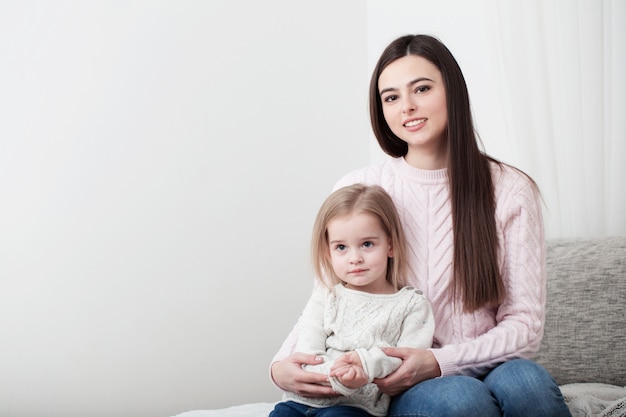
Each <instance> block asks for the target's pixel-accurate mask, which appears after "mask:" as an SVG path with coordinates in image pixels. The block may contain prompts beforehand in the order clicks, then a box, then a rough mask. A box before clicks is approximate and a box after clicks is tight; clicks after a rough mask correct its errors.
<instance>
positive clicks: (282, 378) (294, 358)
mask: <svg viewBox="0 0 626 417" xmlns="http://www.w3.org/2000/svg"><path fill="white" fill-rule="evenodd" d="M323 361H324V360H323V359H322V358H320V357H319V356H316V355H309V354H306V353H292V354H291V355H289V356H288V357H287V358H285V359H283V360H282V361H279V362H274V363H273V364H272V368H271V374H272V378H273V379H274V382H275V383H276V385H278V386H279V387H280V389H282V390H283V391H289V392H293V393H296V394H298V395H301V396H303V397H337V396H338V395H339V394H337V393H336V392H335V391H334V390H333V389H332V388H331V387H330V382H328V376H327V375H324V374H319V373H316V372H307V371H305V370H304V369H302V365H318V364H320V363H322V362H323Z"/></svg>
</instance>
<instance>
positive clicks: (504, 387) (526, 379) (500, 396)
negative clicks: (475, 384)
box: [484, 359, 570, 416]
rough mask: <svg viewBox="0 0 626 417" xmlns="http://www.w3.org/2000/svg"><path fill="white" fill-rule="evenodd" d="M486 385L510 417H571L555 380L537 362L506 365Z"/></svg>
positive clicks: (501, 366)
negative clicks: (526, 416) (528, 416)
mask: <svg viewBox="0 0 626 417" xmlns="http://www.w3.org/2000/svg"><path fill="white" fill-rule="evenodd" d="M484 382H485V385H486V386H487V387H488V388H489V390H490V391H491V393H492V395H493V396H494V397H495V398H496V400H497V401H498V403H499V405H500V408H501V409H502V410H503V412H504V414H505V415H507V416H524V415H533V416H569V415H570V413H569V410H568V409H567V406H566V405H565V402H564V401H563V396H562V394H561V390H560V389H559V387H558V385H557V383H556V381H555V380H554V378H552V376H551V375H550V373H549V372H548V371H546V370H545V369H544V368H543V367H542V366H541V365H539V364H537V363H535V362H533V361H530V360H526V359H515V360H511V361H509V362H505V363H503V364H502V365H500V366H498V367H497V368H495V369H494V370H492V371H491V372H490V373H489V374H488V375H487V376H486V377H485V379H484ZM529 412H530V414H528V413H529Z"/></svg>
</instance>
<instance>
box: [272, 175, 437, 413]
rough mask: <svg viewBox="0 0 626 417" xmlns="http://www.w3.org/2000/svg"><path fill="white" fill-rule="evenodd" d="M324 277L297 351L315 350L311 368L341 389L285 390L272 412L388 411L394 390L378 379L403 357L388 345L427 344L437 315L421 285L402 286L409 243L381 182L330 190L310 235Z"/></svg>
mask: <svg viewBox="0 0 626 417" xmlns="http://www.w3.org/2000/svg"><path fill="white" fill-rule="evenodd" d="M311 246H312V255H313V264H314V269H315V272H316V275H317V277H319V278H320V283H321V284H323V285H317V286H316V288H315V290H314V292H313V295H312V297H311V299H310V300H309V302H308V303H307V305H306V307H305V309H304V311H303V312H302V316H301V317H300V320H299V326H300V332H299V335H298V340H297V342H296V346H295V351H296V352H301V353H307V354H312V355H316V356H317V357H318V358H321V359H322V362H321V363H319V364H317V365H307V366H305V370H306V371H309V372H316V373H323V374H326V375H329V382H330V385H331V387H332V389H333V390H334V392H336V393H337V394H339V395H337V396H335V397H330V398H315V397H305V396H301V395H298V394H295V393H291V392H287V393H285V398H284V399H285V402H282V403H279V404H277V405H276V408H275V409H274V411H273V412H272V413H271V414H270V416H271V417H284V416H308V415H309V414H308V413H307V410H308V409H309V408H310V407H315V408H323V410H320V411H319V412H318V413H316V414H315V415H317V416H343V417H345V416H370V415H375V416H384V415H386V414H387V408H388V405H389V400H390V397H389V396H388V395H386V394H383V393H381V392H380V391H379V389H378V387H377V386H376V385H375V384H373V383H372V381H373V380H374V378H384V377H385V376H387V375H389V374H390V373H391V372H393V371H394V370H395V369H396V368H397V367H398V366H399V365H400V363H401V360H400V359H398V358H394V357H390V356H387V355H386V354H385V353H384V352H383V350H382V348H385V347H391V346H397V347H410V348H419V349H426V348H429V347H430V346H431V344H432V337H433V332H434V320H433V316H432V311H431V308H430V305H429V303H428V302H427V300H426V298H425V297H424V295H423V294H422V292H421V291H418V290H415V289H413V288H411V287H403V285H404V282H405V279H406V272H407V271H406V244H405V240H404V234H403V231H402V227H401V224H400V220H399V218H398V214H397V212H396V209H395V206H394V204H393V201H392V200H391V198H390V197H389V195H388V194H387V193H386V192H385V191H384V190H383V189H382V188H381V187H378V186H364V185H360V184H356V185H351V186H348V187H345V188H341V189H339V190H337V191H335V192H334V193H332V194H331V195H330V196H329V197H328V198H327V199H326V201H325V202H324V203H323V205H322V207H321V208H320V210H319V212H318V214H317V218H316V220H315V226H314V228H313V239H312V245H311Z"/></svg>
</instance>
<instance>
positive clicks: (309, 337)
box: [294, 286, 328, 355]
mask: <svg viewBox="0 0 626 417" xmlns="http://www.w3.org/2000/svg"><path fill="white" fill-rule="evenodd" d="M327 293H328V290H326V289H325V288H322V287H320V286H318V287H316V288H315V289H314V290H313V294H311V298H309V301H308V302H307V304H306V306H305V307H304V310H303V311H302V316H301V317H300V320H299V327H300V331H299V334H298V338H297V339H298V340H297V341H296V345H295V349H294V352H302V353H310V354H314V355H325V354H326V339H327V338H328V334H327V333H326V330H325V329H324V304H325V299H326V297H327Z"/></svg>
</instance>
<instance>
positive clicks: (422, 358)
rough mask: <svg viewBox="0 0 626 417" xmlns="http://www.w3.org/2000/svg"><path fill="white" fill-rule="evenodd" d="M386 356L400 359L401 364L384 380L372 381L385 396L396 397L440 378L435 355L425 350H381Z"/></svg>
mask: <svg viewBox="0 0 626 417" xmlns="http://www.w3.org/2000/svg"><path fill="white" fill-rule="evenodd" d="M383 352H385V354H386V355H387V356H393V357H396V358H400V359H402V364H401V365H400V367H399V368H398V369H396V370H395V371H394V372H392V373H391V374H389V375H387V376H386V377H385V378H380V379H378V378H377V379H374V383H375V384H376V385H378V388H379V389H380V390H381V391H382V392H384V393H385V394H389V395H391V396H394V395H398V394H400V393H402V392H404V391H406V390H408V389H409V388H411V387H412V386H413V385H415V384H417V383H419V382H422V381H425V380H427V379H431V378H437V377H438V376H441V369H439V363H438V362H437V360H436V359H435V355H433V354H432V352H430V351H429V350H426V349H413V348H383Z"/></svg>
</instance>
